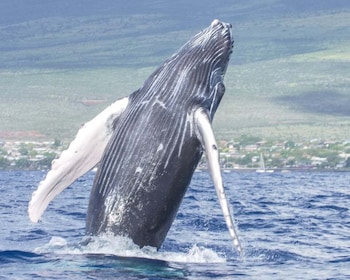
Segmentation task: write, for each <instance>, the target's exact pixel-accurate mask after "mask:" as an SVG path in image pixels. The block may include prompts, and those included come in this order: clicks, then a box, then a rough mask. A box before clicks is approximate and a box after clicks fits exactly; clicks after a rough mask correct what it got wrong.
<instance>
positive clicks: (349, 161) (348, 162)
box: [345, 157, 350, 168]
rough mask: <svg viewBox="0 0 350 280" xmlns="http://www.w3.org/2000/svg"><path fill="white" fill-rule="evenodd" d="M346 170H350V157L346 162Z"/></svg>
mask: <svg viewBox="0 0 350 280" xmlns="http://www.w3.org/2000/svg"><path fill="white" fill-rule="evenodd" d="M345 168H350V157H348V158H347V159H346V161H345Z"/></svg>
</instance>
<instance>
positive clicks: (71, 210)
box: [0, 171, 350, 279]
mask: <svg viewBox="0 0 350 280" xmlns="http://www.w3.org/2000/svg"><path fill="white" fill-rule="evenodd" d="M44 176H45V172H40V171H35V172H34V171H33V172H32V171H31V172H29V171H23V172H17V171H9V172H7V171H6V172H5V171H1V172H0V219H1V226H0V233H1V234H0V279H212V278H217V279H350V173H345V172H320V173H318V172H310V173H307V172H300V173H298V172H289V173H269V174H268V173H265V174H258V173H254V172H232V173H229V174H226V173H225V174H223V176H224V181H225V188H226V193H227V196H228V197H229V199H230V204H231V206H232V208H233V210H234V214H235V220H236V225H237V226H238V229H239V230H238V231H239V234H240V239H241V242H242V243H243V246H244V251H245V254H244V256H243V257H240V256H239V255H238V254H237V253H236V252H235V250H234V248H233V244H232V241H231V240H230V237H229V234H228V232H227V230H226V225H225V222H224V220H223V217H222V215H221V210H220V207H219V204H218V201H217V197H216V193H215V190H214V187H213V184H212V182H211V179H210V177H209V175H208V173H206V172H202V173H195V175H194V178H193V179H192V183H191V186H190V188H189V190H188V192H187V194H186V197H185V199H184V201H183V203H182V206H181V208H180V211H179V213H178V215H177V218H176V220H175V222H174V224H173V226H172V228H171V229H170V231H169V234H168V236H167V238H166V241H165V243H164V244H163V246H162V248H161V250H160V251H158V252H157V251H155V250H154V249H152V248H144V249H139V248H138V247H136V246H135V245H133V244H132V242H130V241H129V240H127V239H125V238H120V237H119V238H118V237H112V236H101V237H98V238H95V239H94V240H93V242H91V243H89V244H88V245H85V244H84V227H85V218H86V211H87V205H88V199H89V195H90V189H91V186H92V182H93V177H94V173H92V172H91V173H89V174H87V175H85V176H84V177H82V178H81V179H79V180H78V181H77V182H75V183H74V184H73V185H72V186H70V187H69V188H68V189H66V190H65V191H64V192H63V193H62V194H61V195H59V196H58V197H56V199H55V200H54V201H53V202H52V203H51V204H50V205H49V208H48V210H47V211H46V212H45V213H44V215H43V217H42V220H41V221H40V222H39V223H38V224H32V223H31V222H30V221H29V219H28V217H27V205H28V201H29V200H30V197H31V194H32V192H33V191H34V190H35V189H36V188H37V185H38V183H39V181H41V180H42V179H43V177H44Z"/></svg>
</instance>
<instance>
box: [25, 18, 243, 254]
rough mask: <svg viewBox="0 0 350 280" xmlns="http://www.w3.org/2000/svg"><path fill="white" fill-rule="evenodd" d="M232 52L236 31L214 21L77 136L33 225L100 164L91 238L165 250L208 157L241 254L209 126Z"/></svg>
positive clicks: (50, 179) (39, 199)
mask: <svg viewBox="0 0 350 280" xmlns="http://www.w3.org/2000/svg"><path fill="white" fill-rule="evenodd" d="M232 48H233V39H232V34H231V25H230V24H226V23H223V22H220V21H219V20H214V21H213V22H212V23H211V25H210V26H209V27H208V28H206V29H204V30H203V31H202V32H200V33H198V34H197V35H195V36H194V37H193V38H191V39H190V40H189V41H188V42H187V43H186V44H185V45H184V46H183V47H182V48H181V49H180V50H179V51H178V52H177V53H175V54H174V55H173V56H171V57H170V58H169V59H168V60H166V61H165V62H164V63H163V64H162V65H161V66H160V67H159V68H158V69H157V70H156V71H155V72H154V73H153V74H152V75H151V76H150V77H149V78H148V79H147V80H146V81H145V83H144V84H143V86H142V87H141V88H139V89H138V90H137V91H135V92H134V93H132V94H131V95H130V96H128V97H125V98H123V99H120V100H117V101H116V102H115V103H113V104H112V105H111V106H110V107H108V108H107V109H106V110H105V111H103V112H102V113H100V114H99V115H98V116H97V117H95V118H94V119H93V120H91V121H90V122H89V123H87V124H85V126H84V127H83V128H82V129H81V130H80V131H79V132H78V134H77V136H76V139H75V140H74V141H73V142H72V143H71V145H70V147H69V148H68V150H67V151H65V152H64V153H62V155H61V157H60V158H59V159H58V160H57V162H55V163H53V167H52V170H51V171H50V172H49V173H48V175H47V177H46V179H45V180H44V181H42V182H41V183H40V185H39V188H38V190H37V191H36V192H35V193H33V197H32V200H31V202H30V205H29V216H30V218H31V220H32V221H34V222H36V221H38V219H39V218H40V216H41V214H42V212H43V211H44V210H45V208H46V207H47V205H48V203H49V202H50V201H51V200H52V199H53V198H54V197H55V195H57V194H58V193H59V192H61V191H62V190H63V189H64V188H66V187H67V186H68V185H69V184H70V183H71V182H73V181H74V180H75V179H76V178H78V177H79V176H81V175H82V174H84V173H85V172H87V171H88V170H89V169H90V168H92V167H93V166H94V165H95V164H96V163H98V162H100V165H99V168H98V171H97V173H96V177H95V180H94V185H93V188H92V190H91V195H90V202H89V207H88V213H87V221H86V233H87V235H89V236H96V235H100V234H103V233H112V234H114V235H119V236H126V237H129V238H131V239H132V240H133V241H134V243H135V244H137V245H139V246H140V247H143V246H152V247H156V248H160V246H161V245H162V243H163V241H164V239H165V237H166V235H167V232H168V230H169V228H170V226H171V224H172V223H173V221H174V219H175V216H176V213H177V211H178V208H179V206H180V203H181V201H182V199H183V197H184V194H185V192H186V190H187V188H188V186H189V184H190V181H191V178H192V175H193V173H194V171H195V169H196V167H197V165H198V162H199V160H200V158H201V156H202V154H203V151H205V154H206V157H207V162H208V167H209V171H210V173H211V175H212V178H213V182H214V186H215V188H216V191H217V194H218V197H219V202H220V205H221V208H222V211H223V214H224V217H225V221H226V224H227V226H228V229H229V232H230V235H231V237H232V238H233V240H234V243H235V246H236V248H237V250H238V251H239V252H240V251H241V246H240V243H239V241H238V239H237V234H236V232H235V229H234V225H233V221H232V218H231V214H230V211H229V206H228V202H227V199H226V196H225V193H224V189H223V182H222V178H221V172H220V164H219V153H218V148H217V145H216V141H215V137H214V134H213V131H212V128H211V122H212V120H213V117H214V114H215V112H216V110H217V107H218V105H219V103H220V101H221V99H222V97H223V95H224V92H225V86H224V83H223V79H224V75H225V72H226V69H227V66H228V63H229V58H230V55H231V52H232Z"/></svg>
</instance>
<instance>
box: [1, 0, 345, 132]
mask: <svg viewBox="0 0 350 280" xmlns="http://www.w3.org/2000/svg"><path fill="white" fill-rule="evenodd" d="M131 2H132V1H131ZM211 2H212V1H201V2H200V3H201V4H200V7H199V8H197V9H195V10H194V8H193V7H190V8H189V7H186V5H185V4H182V2H177V3H176V4H175V3H171V4H168V6H161V5H160V4H159V5H157V3H158V1H149V6H148V7H140V6H139V7H138V9H136V10H135V9H133V7H131V6H132V3H131V4H130V5H131V6H125V7H124V9H120V5H122V4H119V6H118V5H117V4H114V6H112V7H111V9H102V8H101V7H103V5H107V4H108V5H109V4H111V3H112V2H111V1H108V0H104V1H103V2H102V4H101V5H100V6H99V8H100V10H98V9H97V11H95V12H93V4H92V3H93V2H91V3H90V4H91V9H90V10H89V9H88V8H89V7H86V11H85V12H84V11H82V12H79V13H78V12H76V13H74V11H71V13H70V14H68V15H65V12H64V10H62V11H60V10H59V9H58V12H57V13H58V14H53V15H50V16H49V17H40V16H39V15H37V16H36V17H35V15H33V17H34V18H28V19H26V20H25V21H21V20H20V19H18V20H17V21H16V22H10V20H8V21H7V22H3V23H1V25H0V39H2V40H0V42H1V43H0V51H1V56H0V132H1V131H2V132H3V131H18V130H19V131H22V130H24V131H25V130H37V131H39V132H40V133H42V134H44V135H45V136H46V137H48V138H51V139H52V138H54V137H58V138H72V137H73V136H74V134H75V132H76V130H77V129H78V128H79V126H80V125H81V124H82V123H83V122H85V121H87V120H89V119H90V118H92V117H93V116H94V115H96V114H97V113H98V112H99V111H101V110H102V109H103V108H104V107H105V106H107V104H109V103H110V102H112V101H113V100H115V99H116V98H118V97H120V96H124V95H128V94H129V93H131V92H132V91H133V90H135V89H137V88H138V87H139V86H141V85H142V83H143V81H144V79H145V78H146V77H147V76H148V75H149V74H150V73H151V72H152V71H153V69H154V68H155V67H156V66H157V65H159V64H160V63H161V62H162V60H163V59H164V58H166V57H167V56H169V55H170V54H171V53H173V52H174V51H176V49H178V48H179V47H180V46H181V45H182V44H183V43H184V42H185V41H186V40H187V39H188V38H189V37H190V36H192V35H193V34H195V33H196V32H197V31H198V30H199V29H201V28H203V27H205V26H207V25H208V24H209V23H210V21H211V20H212V19H213V18H215V17H218V18H220V19H223V20H225V21H229V22H232V23H233V25H234V34H235V41H236V43H235V49H234V53H233V57H232V61H231V66H230V68H229V70H228V73H227V75H226V78H225V80H226V88H227V93H226V95H225V97H224V99H223V101H222V104H221V105H220V108H219V110H218V112H217V116H216V119H215V129H216V131H217V133H218V134H219V137H225V138H231V137H235V136H236V135H239V134H242V133H250V134H253V135H262V136H273V137H283V138H304V137H305V138H315V137H321V138H328V139H329V138H337V139H347V138H350V134H349V132H348V131H349V126H350V121H349V115H350V112H349V109H348V108H350V106H348V105H350V104H349V102H350V101H349V100H350V93H349V90H348V89H349V88H350V79H349V75H348V69H347V68H348V64H349V62H350V42H349V41H350V40H349V39H350V38H349V36H350V35H349V34H350V30H349V26H350V9H349V8H346V2H344V1H335V2H332V3H333V6H332V7H329V6H324V5H330V4H329V3H328V2H329V1H328V2H327V1H309V2H308V3H309V4H310V3H314V5H316V6H313V5H308V6H302V5H305V4H303V3H304V2H303V1H294V2H293V4H289V3H288V2H290V1H287V0H284V1H283V0H280V1H277V0H275V1H273V0H265V1H241V3H234V4H231V3H232V2H231V1H224V0H223V1H219V2H220V3H222V4H225V5H214V4H213V3H211ZM4 3H6V1H5V2H4ZM26 3H27V2H26ZM61 3H63V4H64V3H65V1H62V2H61ZM67 3H68V2H67ZM67 3H66V4H67ZM113 3H115V1H114V2H113ZM184 3H185V2H184ZM186 3H187V1H186ZM344 3H345V4H344ZM195 4H196V1H192V2H191V5H192V6H195ZM2 5H3V4H2ZM23 5H24V4H23ZM172 5H175V6H174V7H173V6H172ZM344 6H345V8H344ZM349 6H350V5H349ZM197 7H198V5H197ZM2 8H3V7H2ZM25 8H26V7H25V6H24V7H23V9H24V10H25ZM28 8H29V7H27V9H28ZM191 9H192V10H191ZM77 11H78V9H77ZM79 11H80V10H79ZM170 11H172V12H170ZM89 99H97V100H102V101H100V102H99V103H98V104H97V105H93V106H87V105H84V102H82V101H85V100H89ZM85 104H86V103H85Z"/></svg>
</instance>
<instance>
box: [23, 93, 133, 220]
mask: <svg viewBox="0 0 350 280" xmlns="http://www.w3.org/2000/svg"><path fill="white" fill-rule="evenodd" d="M127 105H128V98H127V97H125V98H122V99H119V100H117V101H116V102H114V103H112V104H111V105H110V106H109V107H107V108H106V109H105V110H104V111H102V112H101V113H100V114H98V115H97V116H96V117H95V118H94V119H92V120H91V121H89V122H87V123H85V124H84V126H83V127H82V128H81V129H80V130H79V131H78V133H77V135H76V137H75V139H74V140H73V141H72V142H71V143H70V145H69V147H68V149H67V150H65V151H63V152H62V154H61V155H60V157H59V158H58V159H56V160H54V161H53V162H52V166H51V170H50V171H49V172H48V173H47V175H46V178H45V179H44V180H43V181H41V182H40V184H39V187H38V189H37V190H36V191H35V192H33V195H32V199H31V201H30V202H29V208H28V214H29V218H30V220H31V221H32V222H37V221H38V220H39V219H40V217H41V215H42V213H43V212H44V211H45V209H46V207H47V206H48V204H49V203H50V201H52V200H53V199H54V198H55V196H56V195H58V194H59V193H61V192H62V191H63V190H64V189H65V188H67V187H68V186H69V185H70V184H71V183H73V182H74V181H75V180H76V179H77V178H79V177H80V176H82V175H84V174H85V173H86V172H88V171H89V170H90V169H92V168H93V167H94V166H95V165H96V164H97V163H99V162H100V160H101V157H102V155H103V152H104V150H105V148H106V145H107V143H108V141H109V139H110V137H111V135H112V133H113V125H114V122H115V121H116V120H117V118H118V117H119V116H120V115H121V114H122V112H123V111H124V110H125V108H126V106H127Z"/></svg>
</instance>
